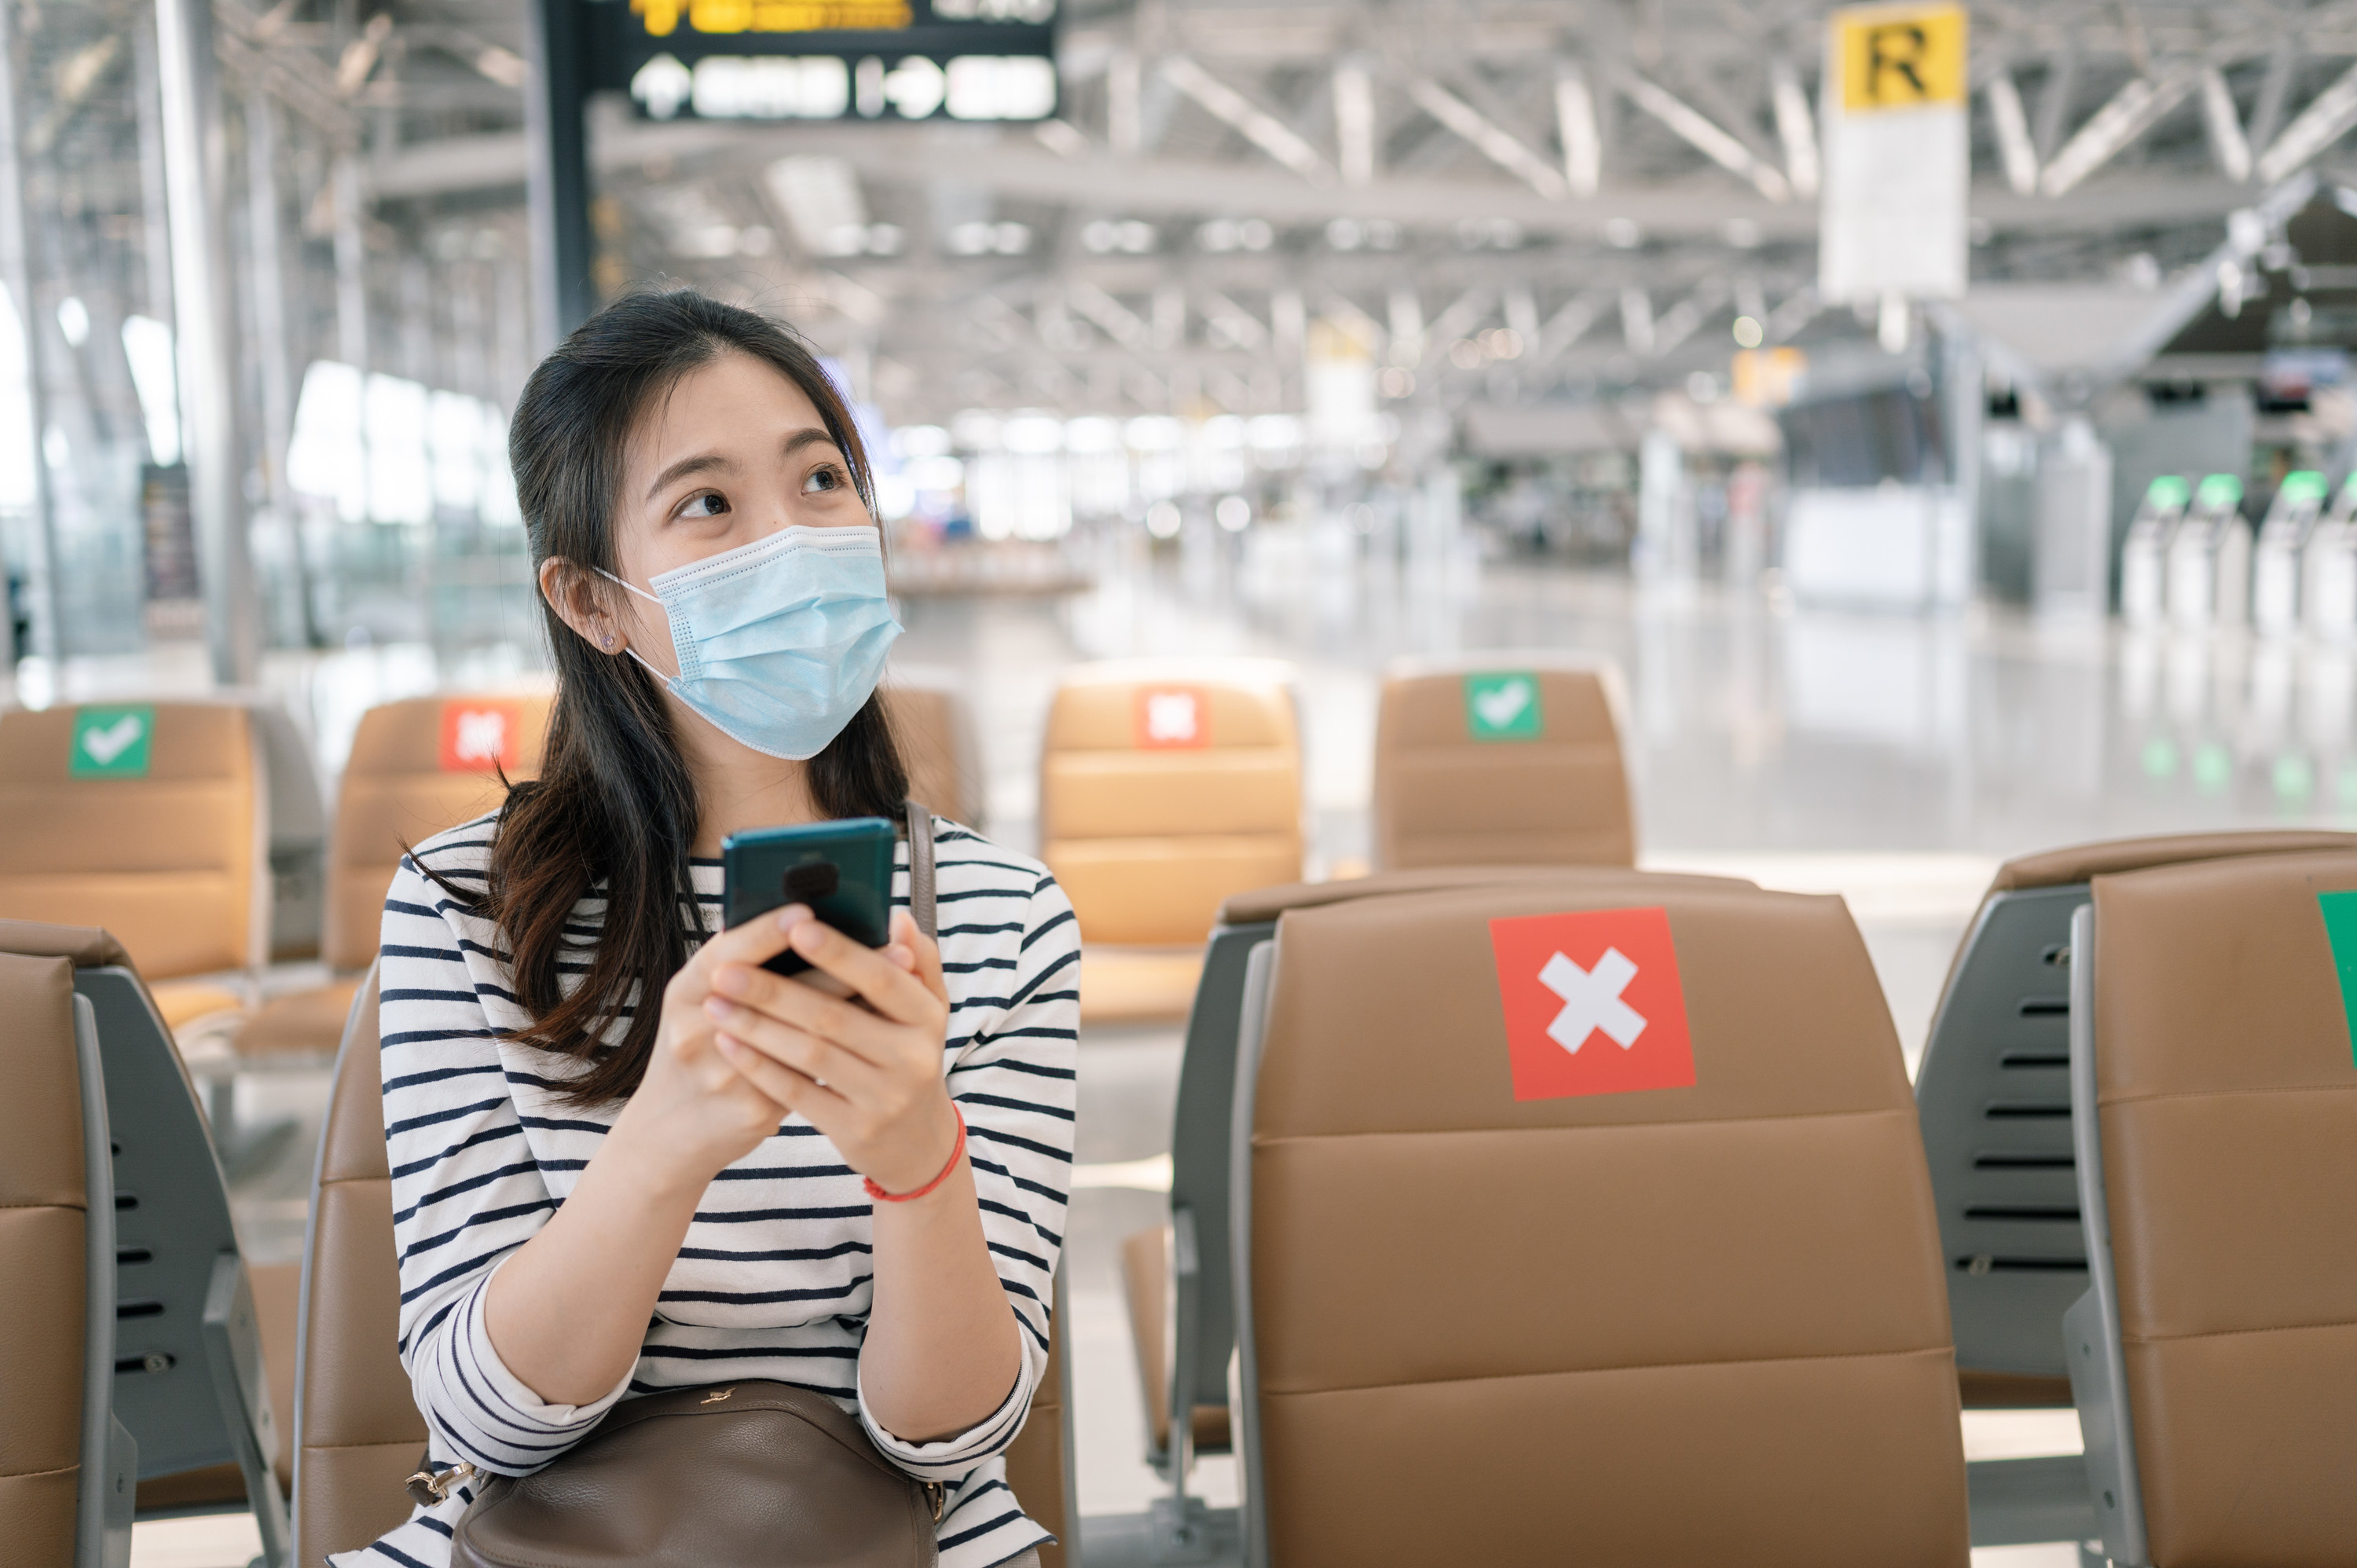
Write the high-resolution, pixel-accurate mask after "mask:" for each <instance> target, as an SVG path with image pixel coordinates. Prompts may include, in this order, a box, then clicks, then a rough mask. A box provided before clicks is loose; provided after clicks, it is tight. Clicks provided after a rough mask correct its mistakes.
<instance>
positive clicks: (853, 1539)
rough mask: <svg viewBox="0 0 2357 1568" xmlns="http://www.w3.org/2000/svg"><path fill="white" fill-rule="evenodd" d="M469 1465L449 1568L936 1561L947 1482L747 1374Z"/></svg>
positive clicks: (630, 1407)
mask: <svg viewBox="0 0 2357 1568" xmlns="http://www.w3.org/2000/svg"><path fill="white" fill-rule="evenodd" d="M909 912H910V913H911V914H912V915H914V916H915V918H916V921H917V925H918V927H919V929H921V930H922V931H923V932H924V933H925V934H926V935H927V936H931V935H932V934H933V932H934V900H933V834H932V815H931V812H929V811H926V810H925V808H924V807H922V806H920V805H919V804H917V802H915V801H914V800H911V801H909ZM468 1477H472V1478H473V1479H474V1480H475V1482H476V1484H477V1490H476V1492H475V1500H474V1501H473V1503H471V1504H470V1505H468V1509H467V1512H466V1515H465V1517H463V1518H462V1519H460V1520H458V1526H457V1530H456V1531H455V1532H454V1533H453V1534H452V1537H451V1541H450V1562H451V1564H452V1568H932V1564H934V1563H936V1562H938V1561H939V1558H940V1549H939V1547H938V1546H937V1545H936V1543H935V1539H934V1527H935V1526H936V1525H937V1524H938V1523H939V1522H940V1520H941V1517H942V1507H943V1506H944V1504H945V1502H946V1501H947V1488H945V1487H942V1486H941V1485H939V1484H937V1483H936V1484H926V1483H921V1482H919V1481H918V1480H916V1479H915V1478H914V1477H911V1476H909V1474H908V1473H907V1472H906V1471H904V1470H902V1469H900V1468H899V1466H895V1465H893V1464H892V1463H890V1462H889V1461H888V1460H887V1459H886V1458H885V1457H884V1456H883V1455H881V1454H879V1453H877V1451H876V1445H875V1444H873V1443H870V1442H869V1441H868V1440H867V1434H866V1430H865V1429H864V1428H862V1427H861V1426H860V1424H859V1423H858V1422H857V1421H856V1419H854V1418H853V1417H851V1416H849V1415H846V1414H845V1413H844V1411H843V1409H842V1407H841V1406H839V1405H837V1404H836V1403H835V1402H834V1401H833V1400H831V1399H829V1398H827V1397H826V1396H825V1395H824V1394H820V1393H814V1392H813V1391H810V1390H808V1389H798V1388H795V1387H793V1386H792V1385H791V1384H790V1383H778V1382H768V1381H764V1380H758V1379H756V1380H747V1381H743V1382H737V1383H716V1384H713V1385H712V1386H710V1387H708V1388H695V1389H676V1390H673V1391H669V1392H666V1393H660V1394H648V1395H645V1396H643V1397H641V1398H639V1399H633V1400H625V1401H623V1402H621V1403H620V1404H618V1405H616V1406H615V1407H614V1408H613V1409H612V1410H610V1411H608V1412H607V1414H606V1418H605V1419H604V1420H603V1421H601V1422H599V1423H597V1428H596V1429H595V1430H594V1431H592V1432H591V1433H590V1434H589V1435H588V1436H587V1437H586V1438H584V1439H582V1440H581V1442H580V1443H579V1444H576V1445H575V1446H574V1447H572V1448H570V1449H568V1450H567V1451H566V1452H565V1454H564V1455H562V1456H560V1457H559V1458H558V1459H557V1460H556V1461H555V1462H554V1463H553V1464H551V1465H549V1466H546V1467H545V1468H543V1469H540V1470H537V1471H534V1472H533V1474H531V1475H529V1476H493V1477H488V1478H485V1477H482V1476H481V1475H480V1474H479V1472H476V1471H475V1470H474V1468H473V1466H466V1465H462V1466H458V1467H457V1469H456V1470H450V1471H444V1472H442V1473H441V1474H439V1475H436V1474H433V1473H431V1472H430V1471H428V1470H426V1469H425V1468H421V1469H420V1470H419V1471H418V1473H417V1474H416V1475H414V1476H412V1477H410V1478H409V1491H410V1495H411V1496H412V1497H414V1498H416V1499H417V1500H418V1501H419V1502H421V1503H425V1504H428V1505H430V1504H433V1503H436V1502H439V1501H441V1500H442V1499H443V1498H446V1497H447V1496H448V1495H449V1492H450V1490H451V1488H452V1487H454V1486H456V1485H457V1484H458V1483H459V1482H460V1481H462V1480H465V1479H467V1478H468Z"/></svg>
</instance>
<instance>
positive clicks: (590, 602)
mask: <svg viewBox="0 0 2357 1568" xmlns="http://www.w3.org/2000/svg"><path fill="white" fill-rule="evenodd" d="M540 593H541V596H542V597H543V598H544V599H546V600H547V601H548V605H549V607H550V608H551V609H553V610H554V611H555V612H556V617H557V618H558V619H559V620H561V621H563V622H564V623H565V625H566V626H569V627H571V628H573V630H574V633H575V635H576V636H578V637H580V638H581V639H584V640H585V641H587V643H588V644H589V646H590V647H592V648H595V649H597V650H598V651H599V652H601V653H619V652H621V651H622V650H623V649H625V648H628V647H629V646H630V639H629V638H628V637H627V636H625V635H624V634H623V631H622V629H621V628H620V627H619V626H618V625H616V624H615V620H614V616H613V613H612V612H611V611H609V610H608V608H607V607H606V603H605V599H606V596H605V595H604V594H602V593H600V592H599V591H598V584H597V579H596V577H595V576H593V575H591V574H590V573H587V572H585V571H583V570H582V569H581V568H580V567H579V566H577V565H576V564H573V563H572V562H570V561H568V560H566V559H565V557H564V556H562V555H552V556H550V557H549V558H548V559H547V560H545V561H543V562H542V563H541V564H540Z"/></svg>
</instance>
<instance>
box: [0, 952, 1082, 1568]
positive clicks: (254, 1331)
mask: <svg viewBox="0 0 2357 1568" xmlns="http://www.w3.org/2000/svg"><path fill="white" fill-rule="evenodd" d="M0 1020H5V1022H0V1071H5V1073H6V1074H7V1075H8V1079H9V1082H10V1084H11V1087H12V1090H13V1091H14V1092H12V1094H11V1095H10V1096H9V1097H7V1098H6V1099H5V1101H0V1391H5V1393H6V1396H7V1397H6V1402H5V1407H0V1423H5V1431H0V1540H5V1541H6V1542H7V1543H8V1545H7V1550H6V1552H5V1557H6V1561H7V1562H9V1563H11V1564H16V1563H22V1564H25V1565H26V1568H66V1565H67V1564H71V1565H73V1568H123V1565H124V1563H127V1561H128V1556H129V1551H130V1527H131V1525H132V1523H133V1522H134V1521H135V1520H137V1519H154V1518H167V1517H173V1516H175V1515H179V1514H185V1513H190V1512H202V1511H211V1510H216V1509H221V1508H237V1509H243V1508H245V1507H247V1506H249V1504H248V1499H249V1498H252V1499H254V1501H253V1505H252V1506H253V1508H254V1511H255V1515H256V1523H257V1526H258V1529H259V1533H260V1536H261V1541H262V1546H263V1555H262V1561H263V1563H264V1564H265V1565H266V1568H285V1565H286V1564H288V1563H307V1564H309V1563H319V1562H321V1561H323V1560H324V1559H325V1557H326V1555H327V1554H328V1552H342V1551H350V1550H352V1549H355V1548H358V1547H361V1546H364V1545H366V1544H367V1543H368V1542H369V1541H372V1540H374V1539H375V1538H376V1537H377V1536H378V1535H381V1534H382V1533H383V1532H384V1531H385V1530H390V1529H391V1528H393V1526H394V1525H396V1524H398V1523H399V1522H400V1521H401V1520H404V1518H406V1517H407V1516H408V1513H409V1509H410V1499H409V1497H408V1494H407V1492H406V1491H405V1490H404V1480H405V1479H406V1477H408V1476H409V1475H410V1474H411V1472H413V1471H414V1470H415V1469H416V1468H417V1465H418V1461H419V1458H420V1456H421V1455H423V1454H424V1452H425V1440H426V1432H425V1421H424V1419H423V1418H422V1417H421V1416H420V1415H419V1413H418V1412H417V1409H416V1406H415V1404H414V1402H413V1401H412V1399H411V1397H410V1388H409V1380H408V1376H407V1374H406V1373H405V1372H404V1370H403V1369H402V1366H401V1360H400V1356H399V1354H398V1351H397V1348H396V1345H395V1337H396V1334H397V1322H398V1316H399V1311H400V1291H401V1284H400V1275H399V1270H398V1264H397V1262H396V1259H395V1248H394V1241H393V1200H392V1176H391V1173H390V1171H389V1170H388V1168H387V1165H386V1162H385V1146H384V1131H383V1114H382V1099H381V1090H380V1088H379V1085H378V1081H377V1077H378V1075H377V1059H378V1052H377V1005H376V987H375V980H374V975H373V972H371V973H369V974H367V975H365V976H363V978H362V980H361V983H360V984H359V985H358V986H357V987H356V988H355V993H354V997H353V1003H352V1006H351V1009H350V1016H349V1019H348V1023H347V1026H346V1027H345V1029H344V1030H343V1031H342V1034H341V1040H340V1046H339V1052H338V1055H337V1058H336V1064H335V1077H334V1088H333V1090H332V1091H331V1096H330V1100H329V1104H328V1115H327V1119H326V1123H325V1126H324V1128H323V1130H322V1132H321V1135H320V1141H319V1148H318V1155H317V1164H316V1165H315V1168H314V1174H313V1177H312V1185H311V1203H310V1224H309V1230H308V1233H307V1238H306V1241H305V1246H304V1254H303V1262H302V1264H301V1268H300V1272H299V1276H298V1283H297V1287H296V1297H295V1299H294V1300H293V1301H292V1302H291V1303H290V1304H289V1305H292V1307H293V1310H292V1312H291V1313H289V1314H287V1315H285V1321H284V1323H283V1325H276V1326H278V1327H283V1328H284V1330H285V1337H286V1338H287V1340H288V1341H289V1343H290V1345H291V1347H292V1348H293V1350H294V1355H293V1357H292V1359H281V1358H280V1357H279V1356H277V1355H274V1354H269V1353H266V1352H267V1351H268V1350H270V1349H271V1347H269V1346H268V1345H267V1344H266V1341H267V1339H268V1338H269V1337H270V1336H271V1331H272V1329H273V1327H274V1325H271V1324H266V1323H265V1322H264V1314H263V1313H262V1312H261V1311H260V1310H259V1306H260V1299H261V1296H262V1294H263V1291H264V1286H263V1284H262V1272H261V1271H260V1270H258V1269H256V1268H254V1267H253V1266H252V1265H250V1264H249V1263H248V1262H247V1261H246V1260H245V1259H244V1258H243V1256H242V1254H241V1252H240V1251H239V1247H238V1240H237V1235H236V1232H235V1230H233V1229H232V1228H231V1223H230V1212H229V1200H228V1192H227V1184H226V1180H225V1178H224V1176H223V1174H222V1171H221V1165H220V1163H219V1161H218V1158H217V1156H216V1155H215V1152H214V1150H213V1147H212V1145H211V1143H210V1139H209V1137H208V1135H207V1129H206V1124H205V1120H204V1117H203V1114H202V1112H201V1111H200V1109H199V1102H198V1100H197V1097H196V1093H195V1090H194V1087H193V1085H192V1083H191V1081H190V1080H189V1079H188V1076H187V1074H186V1072H185V1070H184V1069H183V1068H182V1067H181V1064H180V1061H179V1058H178V1052H177V1050H176V1048H175V1047H174V1044H173V1041H172V1036H171V1033H170V1031H169V1029H168V1028H167V1026H166V1024H165V1021H164V1018H163V1015H162V1013H161V1010H160V1009H159V1008H158V1007H157V1005H156V1001H155V998H154V996H153V994H152V993H151V992H150V991H149V990H148V988H147V987H146V985H145V983H143V982H142V980H141V979H140V977H139V974H138V972H137V971H136V970H135V968H134V967H133V965H132V964H131V962H130V960H129V956H128V955H127V954H126V953H125V952H124V950H123V948H122V946H121V944H120V943H118V942H116V941H115V940H113V938H112V937H111V936H109V935H108V934H107V933H106V932H104V931H102V930H96V929H85V928H73V927H61V926H51V925H38V924H33V923H29V922H23V921H0ZM1056 1305H1057V1314H1056V1316H1057V1318H1058V1319H1059V1321H1060V1319H1061V1317H1062V1307H1063V1302H1062V1286H1061V1281H1060V1280H1059V1283H1058V1301H1057V1304H1056ZM1070 1404H1071V1388H1070V1373H1069V1370H1068V1369H1067V1367H1066V1363H1065V1359H1064V1358H1063V1356H1062V1354H1061V1350H1060V1339H1059V1340H1058V1341H1057V1342H1056V1343H1052V1344H1051V1346H1050V1350H1049V1372H1048V1376H1047V1377H1046V1378H1045V1379H1044V1380H1042V1383H1041V1387H1040V1391H1039V1394H1038V1396H1037V1397H1036V1398H1035V1400H1034V1402H1033V1405H1032V1409H1031V1414H1030V1417H1029V1419H1028V1422H1027V1423H1026V1424H1025V1427H1024V1429H1023V1432H1022V1434H1021V1435H1020V1436H1019V1437H1018V1439H1017V1443H1016V1445H1015V1447H1014V1448H1013V1449H1012V1450H1011V1451H1010V1452H1009V1455H1008V1457H1007V1484H1008V1486H1009V1487H1011V1488H1012V1489H1013V1490H1014V1491H1015V1493H1016V1494H1017V1497H1018V1498H1020V1499H1022V1501H1023V1503H1024V1506H1025V1507H1026V1509H1028V1511H1030V1512H1031V1513H1032V1515H1033V1516H1034V1517H1035V1518H1038V1519H1040V1520H1046V1521H1048V1522H1049V1525H1050V1528H1053V1529H1055V1530H1058V1531H1059V1533H1060V1535H1062V1536H1063V1537H1064V1538H1065V1539H1067V1540H1076V1539H1077V1538H1078V1535H1077V1531H1078V1527H1077V1522H1076V1520H1075V1518H1074V1511H1075V1510H1074V1508H1073V1505H1074V1503H1075V1502H1076V1500H1077V1499H1076V1494H1075V1492H1074V1490H1073V1488H1072V1487H1071V1485H1070V1477H1071V1433H1070V1430H1069V1426H1068V1423H1067V1422H1066V1420H1065V1416H1064V1412H1065V1411H1066V1410H1067V1409H1068V1408H1069V1407H1070ZM273 1470H275V1472H276V1475H275V1477H274V1479H273V1477H272V1472H273ZM224 1476H225V1477H226V1478H227V1481H228V1486H227V1487H223V1486H222V1485H221V1481H222V1478H223V1477H224ZM290 1491H291V1496H292V1507H291V1509H290V1507H289V1500H288V1494H289V1492H290ZM1041 1556H1042V1560H1043V1562H1044V1563H1046V1564H1047V1568H1063V1562H1064V1559H1063V1556H1062V1554H1061V1552H1060V1550H1058V1549H1055V1548H1049V1549H1046V1550H1044V1551H1043V1552H1042V1553H1041Z"/></svg>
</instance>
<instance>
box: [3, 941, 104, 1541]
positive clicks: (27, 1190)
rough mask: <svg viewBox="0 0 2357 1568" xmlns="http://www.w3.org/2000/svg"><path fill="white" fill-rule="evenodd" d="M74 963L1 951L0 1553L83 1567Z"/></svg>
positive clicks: (80, 1192)
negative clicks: (0, 1427) (77, 1553)
mask: <svg viewBox="0 0 2357 1568" xmlns="http://www.w3.org/2000/svg"><path fill="white" fill-rule="evenodd" d="M73 972H74V965H73V961H72V960H71V959H70V958H67V957H38V956H29V955H26V954H21V953H17V952H13V951H0V1018H5V1020H7V1024H6V1026H5V1028H0V1079H5V1082H6V1083H7V1085H8V1092H7V1093H6V1094H5V1095H0V1410H5V1412H6V1416H5V1433H0V1541H5V1542H6V1543H7V1547H6V1551H5V1556H6V1557H7V1559H8V1561H9V1562H11V1563H25V1564H27V1565H28V1568H30V1565H32V1564H42V1565H44V1568H46V1565H48V1564H59V1565H62V1564H65V1563H71V1562H72V1561H73V1559H74V1527H75V1508H76V1501H77V1498H78V1497H79V1488H80V1486H81V1453H82V1371H83V1359H82V1345H83V1338H84V1335H85V1332H86V1329H87V1325H86V1324H85V1322H84V1312H83V1302H84V1290H85V1285H84V1274H83V1270H84V1256H83V1249H84V1246H85V1233H84V1225H85V1222H86V1219H87V1215H88V1210H89V1202H88V1187H87V1186H86V1183H85V1178H84V1176H83V1169H82V1136H81V1126H82V1096H81V1078H80V1075H79V1070H78V1069H77V1066H76V1058H75V1054H74V1021H73V1019H74V1013H73V995H74V990H73Z"/></svg>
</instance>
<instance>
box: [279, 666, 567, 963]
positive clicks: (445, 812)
mask: <svg viewBox="0 0 2357 1568" xmlns="http://www.w3.org/2000/svg"><path fill="white" fill-rule="evenodd" d="M552 703H553V699H552V698H550V697H549V696H548V695H546V694H545V693H532V692H523V693H460V694H445V695H441V696H433V697H410V698H405V699H404V700H403V701H401V702H397V703H382V704H380V705H379V706H376V707H373V708H371V709H370V710H369V711H368V712H367V713H365V714H361V723H360V728H359V730H358V731H357V732H355V733H354V735H353V736H352V750H351V756H350V760H348V761H347V762H346V763H345V764H344V777H343V783H342V785H341V786H340V787H339V789H338V790H337V796H336V832H335V838H334V841H333V843H331V844H330V846H329V848H328V857H329V858H328V915H327V929H326V933H325V936H324V938H323V940H322V945H321V953H322V955H323V956H324V957H325V958H326V959H327V961H328V968H330V969H334V970H340V971H346V972H350V971H355V970H362V969H366V968H367V967H368V966H369V965H370V964H371V962H373V961H375V958H376V944H377V933H378V930H379V929H380V928H381V927H382V924H383V919H384V891H385V889H386V888H387V887H390V886H392V885H393V873H394V872H395V871H396V870H398V869H399V868H400V865H401V852H402V845H403V844H404V843H417V842H418V841H419V840H420V839H424V838H429V837H431V836H432V835H434V834H436V833H438V832H441V831H442V830H443V829H445V828H448V827H454V826H456V825H457V823H460V822H466V821H468V819H469V818H472V817H477V816H479V815H481V814H482V813H483V812H485V811H490V810H491V809H492V808H493V807H495V806H497V805H498V804H499V803H500V800H503V799H504V798H505V791H504V790H502V789H500V781H499V776H498V772H497V771H495V765H496V768H498V769H503V770H504V771H505V772H506V774H507V777H508V778H509V779H510V780H511V781H512V780H516V779H533V778H537V777H538V776H539V774H540V759H541V749H542V746H543V745H544V742H545V740H546V738H547V734H548V716H549V711H550V708H551V705H552Z"/></svg>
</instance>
